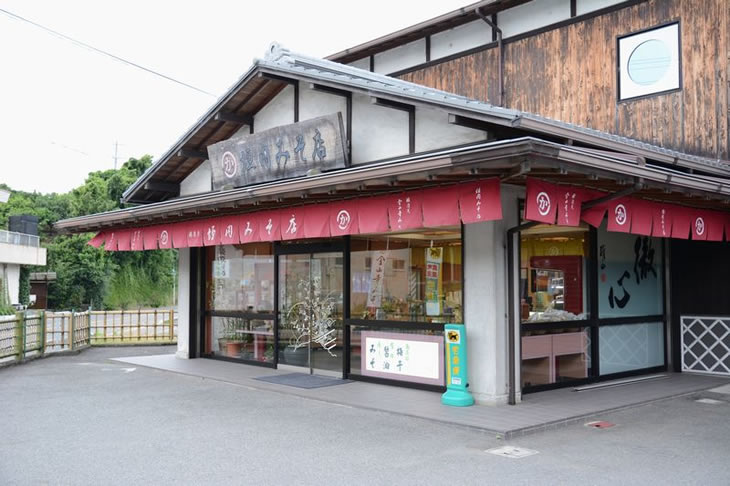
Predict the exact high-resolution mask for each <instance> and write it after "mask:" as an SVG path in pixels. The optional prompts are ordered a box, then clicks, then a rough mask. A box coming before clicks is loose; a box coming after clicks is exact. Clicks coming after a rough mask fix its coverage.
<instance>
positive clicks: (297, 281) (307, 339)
mask: <svg viewBox="0 0 730 486" xmlns="http://www.w3.org/2000/svg"><path fill="white" fill-rule="evenodd" d="M277 264H278V304H277V322H278V326H277V332H278V339H277V341H278V364H279V365H280V366H281V365H284V366H286V367H289V366H294V367H297V368H299V369H300V370H302V371H306V372H308V373H310V374H315V373H316V374H329V375H337V376H342V374H343V363H344V359H343V354H344V352H345V343H344V333H343V317H344V315H343V310H344V305H343V303H344V302H343V297H344V258H343V251H342V248H338V247H337V246H330V245H316V246H312V245H282V246H280V247H279V249H278V250H277Z"/></svg>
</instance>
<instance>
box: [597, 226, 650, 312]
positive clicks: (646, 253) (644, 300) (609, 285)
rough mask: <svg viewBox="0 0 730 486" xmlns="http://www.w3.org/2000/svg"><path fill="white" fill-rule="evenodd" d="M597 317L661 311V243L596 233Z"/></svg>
mask: <svg viewBox="0 0 730 486" xmlns="http://www.w3.org/2000/svg"><path fill="white" fill-rule="evenodd" d="M597 264H598V315H599V317H601V318H607V317H631V316H652V315H660V314H662V313H663V312H664V292H663V291H662V283H663V273H662V272H663V266H662V243H661V240H659V239H657V238H650V237H648V236H637V235H631V234H628V233H615V232H610V231H607V230H606V223H605V222H604V224H603V225H602V226H601V227H600V228H599V230H598V262H597Z"/></svg>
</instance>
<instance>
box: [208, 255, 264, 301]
mask: <svg viewBox="0 0 730 486" xmlns="http://www.w3.org/2000/svg"><path fill="white" fill-rule="evenodd" d="M208 251H209V258H211V261H210V265H209V278H208V288H207V293H208V310H213V311H238V312H260V313H269V314H270V313H272V312H274V257H273V252H272V246H271V244H270V243H253V244H247V245H225V246H216V247H212V248H209V249H208Z"/></svg>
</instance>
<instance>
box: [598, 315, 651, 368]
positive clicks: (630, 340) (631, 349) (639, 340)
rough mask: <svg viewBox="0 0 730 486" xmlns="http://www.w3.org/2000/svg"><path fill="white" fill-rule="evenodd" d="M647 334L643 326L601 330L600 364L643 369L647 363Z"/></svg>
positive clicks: (610, 327) (612, 327) (609, 327)
mask: <svg viewBox="0 0 730 486" xmlns="http://www.w3.org/2000/svg"><path fill="white" fill-rule="evenodd" d="M648 350H649V334H648V328H647V326H644V325H620V326H607V327H604V328H602V329H601V362H602V363H606V364H612V365H620V366H622V367H631V368H643V367H646V366H647V363H648V362H649V351H648Z"/></svg>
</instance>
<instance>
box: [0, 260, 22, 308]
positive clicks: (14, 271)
mask: <svg viewBox="0 0 730 486" xmlns="http://www.w3.org/2000/svg"><path fill="white" fill-rule="evenodd" d="M0 277H2V281H3V285H7V287H8V298H9V299H10V303H11V304H18V303H19V302H20V298H19V292H20V265H14V264H12V263H3V264H0Z"/></svg>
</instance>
